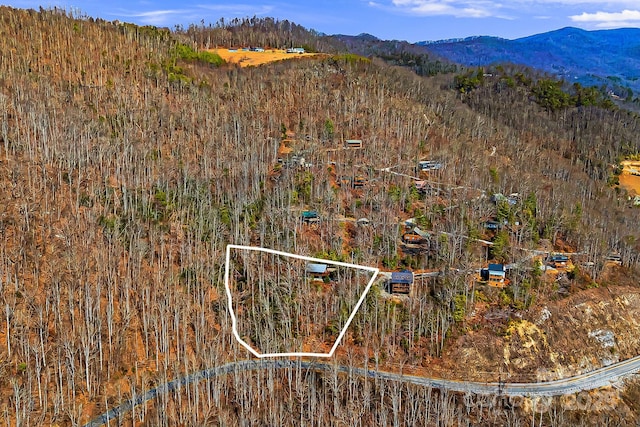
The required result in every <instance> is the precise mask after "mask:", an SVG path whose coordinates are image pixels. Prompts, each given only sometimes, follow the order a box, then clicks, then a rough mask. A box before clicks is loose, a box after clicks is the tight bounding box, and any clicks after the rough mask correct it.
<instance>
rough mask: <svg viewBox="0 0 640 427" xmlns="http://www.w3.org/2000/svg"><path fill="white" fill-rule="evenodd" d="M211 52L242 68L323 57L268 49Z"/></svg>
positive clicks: (215, 50)
mask: <svg viewBox="0 0 640 427" xmlns="http://www.w3.org/2000/svg"><path fill="white" fill-rule="evenodd" d="M211 52H213V53H217V54H218V55H220V57H221V58H222V59H224V60H225V61H227V62H229V63H232V64H238V65H240V66H241V67H249V66H256V65H263V64H268V63H270V62H275V61H283V60H286V59H296V58H303V57H305V58H306V57H309V56H318V55H321V54H318V53H287V51H286V50H284V49H267V50H265V51H264V52H253V51H249V50H242V49H240V50H237V49H232V50H229V49H212V50H211Z"/></svg>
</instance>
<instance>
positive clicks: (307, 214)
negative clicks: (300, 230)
mask: <svg viewBox="0 0 640 427" xmlns="http://www.w3.org/2000/svg"><path fill="white" fill-rule="evenodd" d="M300 217H301V218H302V222H303V223H305V224H316V223H318V222H320V217H319V216H318V212H316V211H302V214H301V215H300Z"/></svg>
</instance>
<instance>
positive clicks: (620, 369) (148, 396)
mask: <svg viewBox="0 0 640 427" xmlns="http://www.w3.org/2000/svg"><path fill="white" fill-rule="evenodd" d="M295 367H298V368H301V369H308V370H310V371H316V372H338V373H351V374H353V375H358V376H361V377H367V378H372V379H382V380H389V381H401V382H405V383H411V384H417V385H421V386H425V387H433V388H438V389H442V390H449V391H455V392H463V393H475V394H502V395H505V396H529V397H538V396H560V395H566V394H572V393H576V392H579V391H582V390H591V389H594V388H598V387H603V386H606V385H609V384H611V383H613V382H615V381H617V380H618V379H620V378H621V377H624V376H627V375H630V374H633V373H635V372H638V371H640V356H636V357H634V358H631V359H628V360H625V361H623V362H619V363H615V364H613V365H609V366H606V367H604V368H600V369H596V370H595V371H592V372H589V373H586V374H581V375H576V376H575V377H571V378H565V379H561V380H555V381H547V382H539V383H483V382H474V381H454V380H444V379H437V378H425V377H417V376H412V375H402V374H396V373H391V372H383V371H373V370H367V369H363V368H350V367H348V366H342V365H337V366H336V365H331V364H329V363H319V362H305V361H293V360H247V361H242V362H234V363H227V364H226V365H222V366H218V367H215V368H211V369H205V370H203V371H200V372H196V373H194V374H191V375H187V376H185V377H182V378H178V379H175V380H173V381H170V382H168V383H165V384H163V385H161V386H159V387H156V388H154V389H152V390H149V391H147V392H146V393H143V394H139V395H136V396H134V397H133V398H132V399H130V400H128V401H126V402H124V403H122V404H121V405H119V406H116V407H115V408H113V409H111V410H109V411H107V412H105V413H104V414H102V415H100V416H99V417H96V418H95V419H93V420H92V421H90V422H89V423H87V424H86V425H85V427H98V426H102V425H104V424H106V423H108V422H109V421H110V420H114V419H117V418H120V417H121V416H123V415H125V414H126V413H127V412H129V411H131V410H132V409H133V408H134V407H136V406H138V405H141V404H143V403H145V402H148V401H149V400H153V399H155V398H156V397H157V396H158V395H160V394H163V393H168V392H171V391H179V390H180V389H181V388H182V387H184V386H186V385H189V384H193V383H196V382H199V381H202V380H204V379H207V378H213V377H217V376H221V375H227V374H233V373H237V372H245V371H254V370H258V369H287V368H295Z"/></svg>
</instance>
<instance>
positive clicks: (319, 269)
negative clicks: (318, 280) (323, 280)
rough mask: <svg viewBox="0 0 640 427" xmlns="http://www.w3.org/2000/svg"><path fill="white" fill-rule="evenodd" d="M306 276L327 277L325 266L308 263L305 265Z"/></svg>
mask: <svg viewBox="0 0 640 427" xmlns="http://www.w3.org/2000/svg"><path fill="white" fill-rule="evenodd" d="M307 274H309V275H311V276H313V277H325V276H328V275H329V270H328V268H327V264H318V263H309V264H307Z"/></svg>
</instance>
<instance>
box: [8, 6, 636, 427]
mask: <svg viewBox="0 0 640 427" xmlns="http://www.w3.org/2000/svg"><path fill="white" fill-rule="evenodd" d="M0 23H1V25H0V34H1V35H2V37H1V39H0V40H1V41H0V43H1V44H2V48H1V51H2V52H3V54H2V55H1V56H0V105H1V108H0V114H2V116H1V117H0V169H1V171H2V173H0V180H1V181H0V195H1V197H2V200H3V202H2V203H0V233H1V238H2V240H1V242H2V243H1V244H0V302H1V303H2V317H1V319H0V373H1V375H0V396H1V397H0V409H1V414H2V415H1V416H2V418H3V419H4V422H5V423H6V424H7V425H78V424H84V423H86V422H88V421H90V420H91V419H93V417H95V416H97V415H99V414H102V413H104V412H106V411H107V410H108V409H110V408H112V407H113V406H115V405H117V404H119V403H120V402H122V401H124V400H126V399H128V398H131V397H133V396H136V395H140V394H142V393H144V392H145V391H148V390H150V389H152V388H153V387H155V386H158V385H161V384H164V383H165V382H166V381H168V380H171V379H174V378H177V377H181V376H183V375H187V374H189V373H193V372H196V371H199V370H201V369H205V368H210V367H213V366H218V365H222V364H224V363H227V362H233V361H238V360H245V359H249V358H251V354H250V353H249V352H247V351H246V350H245V349H244V348H243V347H242V346H240V345H239V344H238V342H237V341H236V340H235V339H234V337H233V335H232V333H231V319H230V317H229V313H228V306H227V304H228V303H227V300H226V298H225V297H224V293H225V288H224V283H223V274H224V268H225V249H226V246H227V245H228V244H237V245H251V246H260V247H265V248H273V249H277V250H281V251H287V252H292V253H297V254H300V255H305V256H313V257H318V258H324V259H333V260H339V261H344V262H349V263H357V264H362V265H367V266H375V267H379V268H381V269H382V270H384V271H388V272H390V271H397V270H400V269H410V270H413V271H415V272H420V273H429V274H431V273H435V274H431V275H429V274H425V276H424V278H421V279H419V280H418V279H416V281H415V283H414V284H413V286H414V287H413V289H412V292H411V294H410V296H402V297H394V296H391V295H389V294H388V293H387V292H386V291H387V290H388V289H385V288H384V285H383V283H382V282H380V283H377V284H376V285H375V286H374V287H373V288H372V290H371V292H370V293H369V295H368V296H367V299H366V301H365V303H364V304H363V306H362V307H361V309H360V310H359V312H358V313H357V315H356V316H355V318H354V319H353V323H352V325H351V327H350V329H349V331H348V332H347V334H346V336H345V337H344V339H343V343H342V344H341V345H340V346H339V347H338V349H337V351H336V354H335V356H334V358H333V359H331V360H330V362H329V363H332V364H335V365H346V366H358V367H365V366H366V367H368V368H369V369H380V370H384V371H392V372H400V371H402V372H410V373H414V374H416V375H434V376H441V377H448V378H463V379H464V378H473V379H478V380H481V381H498V380H499V379H500V378H503V376H504V375H509V378H511V379H513V380H519V381H533V380H536V379H545V380H546V379H552V378H557V377H558V376H568V375H571V374H575V373H578V372H583V371H585V370H589V369H592V368H594V367H599V366H602V365H603V364H605V363H607V362H608V361H610V360H623V359H625V358H628V357H631V356H635V355H636V354H638V353H640V328H638V326H637V322H636V321H635V319H636V318H637V316H636V312H635V310H637V304H634V301H637V298H638V294H639V292H638V288H637V286H638V277H639V274H638V273H639V268H640V257H639V255H638V250H639V245H640V240H639V239H640V232H639V231H638V228H637V219H638V212H639V211H638V208H637V207H634V206H633V199H632V198H631V197H630V196H633V195H635V194H633V193H632V192H631V191H627V190H625V189H624V188H623V187H621V186H617V185H616V177H617V176H618V174H619V173H620V170H619V162H620V161H621V160H623V159H624V158H637V156H638V153H639V151H640V140H639V139H638V130H639V128H640V119H639V118H638V117H637V116H636V115H633V114H631V113H628V112H625V111H623V110H619V109H616V108H614V107H613V106H610V105H600V104H598V103H595V104H593V105H592V104H590V105H584V104H585V103H581V104H580V103H576V102H573V103H572V102H563V103H561V105H559V106H557V108H556V107H555V104H553V105H552V106H553V108H549V106H548V105H546V104H545V103H544V102H543V101H544V100H548V99H555V98H554V97H556V96H557V97H560V98H563V95H559V94H558V93H557V92H554V91H553V90H551V95H549V93H548V92H544V91H543V90H542V89H544V88H549V86H548V85H545V83H544V80H543V78H542V77H539V76H536V75H534V74H531V75H529V74H524V73H520V74H518V73H519V71H520V70H504V69H503V70H502V71H501V73H503V74H500V73H499V72H497V71H496V73H495V74H493V75H491V76H485V75H484V74H485V73H481V75H478V74H466V75H465V74H460V75H457V76H456V75H455V74H442V73H441V72H443V71H447V70H439V71H438V72H439V73H440V74H437V73H433V74H437V75H435V76H432V77H423V76H418V75H417V74H415V73H414V72H413V71H412V70H410V69H407V68H402V67H395V66H391V65H389V64H387V63H385V62H384V61H381V60H378V59H376V58H371V59H367V58H364V57H361V56H357V55H355V54H353V53H350V52H347V51H344V50H341V49H343V48H342V47H341V46H342V45H340V44H339V43H337V42H335V41H331V40H326V39H325V38H323V37H320V36H319V35H317V34H315V33H313V32H309V31H306V30H304V29H302V28H300V27H298V26H295V25H293V24H289V23H287V24H286V25H285V24H281V23H278V22H276V21H273V20H264V21H261V20H256V21H254V22H250V21H241V22H235V23H228V24H226V23H224V22H221V23H218V24H216V25H215V26H210V27H197V26H193V27H190V28H189V29H183V30H180V31H177V32H170V31H169V30H164V29H158V28H155V27H138V26H134V25H131V24H122V23H112V22H105V21H102V20H95V19H93V18H89V17H84V16H82V17H74V16H70V15H69V14H67V13H65V12H62V11H60V10H41V11H39V12H36V11H33V10H30V11H25V10H15V9H10V8H7V7H0ZM254 44H256V45H257V44H264V45H265V46H266V45H267V44H268V45H272V46H270V47H288V46H289V45H294V46H295V45H301V44H307V45H308V46H311V47H313V48H314V49H317V50H322V51H324V52H325V53H327V55H323V56H318V57H316V58H310V59H306V58H297V59H296V60H287V61H281V62H276V63H272V64H268V65H264V66H260V67H247V68H239V67H236V66H232V65H228V64H225V63H224V61H222V60H221V58H220V57H219V56H218V55H216V54H215V53H213V52H212V51H210V50H208V49H213V48H214V47H216V46H217V47H219V48H222V47H239V46H238V45H254ZM274 45H277V46H274ZM425 74H429V73H425ZM465 79H468V80H469V81H468V82H467V81H466V80H465ZM510 79H511V80H510ZM463 83H468V85H467V86H464V85H462V86H461V84H463ZM537 84H539V85H540V88H539V89H538V90H537V92H536V90H535V88H536V85H537ZM550 87H551V89H553V88H554V86H553V83H550ZM461 88H464V89H465V90H462V91H461V90H460V89H461ZM536 94H538V95H539V96H537V97H536ZM567 96H573V95H567ZM578 104H580V105H578ZM345 140H360V141H362V148H361V149H353V150H352V149H344V145H345ZM294 156H295V158H294ZM301 157H304V160H301ZM426 159H429V160H432V161H435V162H437V164H439V165H440V167H438V168H437V170H434V171H430V172H424V171H420V170H418V168H417V165H418V162H419V161H421V160H426ZM418 182H420V183H424V184H420V185H421V187H420V188H418V186H417V183H418ZM498 193H500V194H505V195H512V194H514V193H517V195H516V196H513V199H514V202H513V203H512V202H510V201H506V199H501V198H495V197H492V196H494V195H495V194H498ZM310 211H313V212H315V213H317V216H318V218H319V222H316V223H313V224H310V223H308V222H305V221H303V220H302V217H301V215H302V213H303V212H310ZM361 218H366V219H367V222H358V221H357V220H358V219H361ZM409 219H412V223H413V224H415V225H417V226H419V227H420V229H421V230H422V231H423V232H424V233H423V234H425V235H426V236H427V237H424V239H425V242H422V243H421V244H420V245H410V244H409V245H408V244H406V237H405V231H406V230H405V229H404V227H405V221H406V220H409ZM494 220H495V221H496V222H497V223H499V224H501V226H500V228H499V229H498V230H492V229H488V228H487V227H486V226H485V224H486V223H487V222H488V221H494ZM363 224H368V225H363ZM535 251H540V252H535ZM545 252H547V253H552V252H561V253H568V254H573V255H572V256H573V257H574V259H573V262H574V264H575V266H576V268H575V269H573V270H571V271H570V272H567V273H565V274H558V276H551V275H549V274H546V272H544V271H543V270H542V269H541V268H540V264H541V262H542V261H541V257H540V256H538V255H540V254H541V253H545ZM613 252H615V253H617V254H619V256H620V260H619V265H618V263H612V262H609V261H608V260H607V256H609V255H610V254H611V253H613ZM534 255H536V256H534ZM489 262H491V263H494V262H495V263H498V262H500V263H504V264H510V265H511V266H512V268H511V269H510V270H509V273H508V274H509V280H510V285H509V287H506V288H504V289H494V288H490V287H487V286H484V285H481V284H479V283H477V281H476V276H477V274H476V270H479V269H480V268H481V267H485V266H486V264H487V263H489ZM323 285H330V283H323ZM327 300H329V299H327ZM327 304H329V303H327ZM331 304H335V306H334V307H332V308H333V309H339V308H340V306H339V305H340V302H339V301H337V302H331ZM580 304H585V305H580ZM309 305H313V302H309ZM592 305H593V306H592ZM585 307H586V308H585ZM314 308H315V309H316V312H320V309H319V308H318V307H314ZM336 311H339V310H336ZM547 312H548V313H549V315H548V316H547V315H546V313H547ZM541 313H544V316H543V315H542V314H541ZM567 313H570V314H571V315H569V314H567ZM608 314H609V315H608ZM545 316H546V317H545ZM580 316H582V317H580ZM540 319H543V320H540ZM549 319H551V320H549ZM575 319H581V321H575ZM530 325H531V327H529V326H530ZM315 326H318V328H317V329H318V330H322V331H323V333H324V334H327V335H332V336H334V335H337V332H336V331H335V330H333V329H332V328H331V326H332V325H315ZM600 329H606V330H608V331H611V333H612V334H614V335H615V341H616V343H615V345H614V346H613V348H612V349H611V348H609V347H606V348H603V347H602V345H601V342H599V341H598V340H596V339H591V338H589V337H590V335H589V333H590V332H592V330H600ZM532 331H533V332H532ZM282 335H283V336H284V338H287V337H290V336H293V335H295V331H289V330H283V331H282ZM531 342H534V343H536V345H534V346H532V345H531V344H530V343H531ZM538 344H539V346H538ZM533 349H538V350H540V351H539V352H538V353H534V350H533ZM607 392H610V393H611V394H612V395H615V396H614V397H612V399H613V400H612V402H614V403H613V404H612V405H610V406H607V407H603V408H600V409H598V410H597V411H596V410H595V409H594V411H590V410H588V411H584V410H583V409H584V408H582V409H579V410H576V409H575V408H574V409H571V408H569V409H567V407H566V406H562V404H561V402H560V400H558V399H556V400H554V399H550V403H549V405H550V406H548V407H547V409H548V410H547V411H544V412H542V413H541V412H540V411H538V412H536V411H535V410H533V409H532V407H531V406H530V405H529V403H530V402H529V403H526V404H523V405H521V406H518V407H514V406H512V405H511V406H510V405H509V403H508V402H504V401H503V400H501V399H492V398H489V397H482V396H480V397H478V396H463V395H459V394H454V393H447V392H440V391H438V390H434V389H430V388H427V387H416V386H410V385H407V384H403V383H399V382H392V381H382V380H375V381H373V380H369V379H361V378H359V377H357V376H355V375H351V374H339V373H338V371H337V370H336V371H335V372H333V373H327V372H324V373H318V372H313V371H309V370H305V369H302V368H296V369H284V370H278V371H276V370H272V369H267V370H264V371H251V372H235V373H230V374H228V375H225V376H223V377H217V378H210V379H207V380H203V381H202V382H200V383H198V384H194V385H190V386H185V387H184V388H182V389H179V390H174V391H172V392H171V393H168V394H165V395H162V396H160V397H159V398H158V399H157V400H155V401H153V402H150V403H148V404H147V405H143V406H141V407H138V408H136V410H135V411H132V412H130V413H129V414H126V415H124V416H123V418H122V419H121V422H122V423H129V422H133V423H138V422H139V423H141V424H142V425H176V424H183V425H194V426H196V425H198V426H199V425H253V424H267V425H300V424H311V425H343V424H347V425H363V426H365V425H455V424H459V425H469V424H473V425H496V424H509V425H530V424H531V422H532V420H534V421H535V422H542V421H541V420H543V419H544V423H545V425H558V426H559V425H566V424H568V423H569V424H571V423H577V422H581V423H584V424H588V425H602V424H603V423H607V422H613V421H619V422H620V425H625V424H624V423H628V424H626V425H634V423H635V422H636V420H637V419H638V417H639V414H640V412H639V411H640V409H639V408H638V406H637V405H638V403H637V402H638V400H637V398H636V397H637V395H638V386H637V384H635V383H629V385H628V386H625V387H623V386H621V387H620V388H619V389H611V390H608V391H607Z"/></svg>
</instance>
